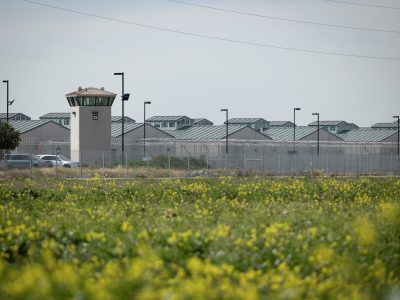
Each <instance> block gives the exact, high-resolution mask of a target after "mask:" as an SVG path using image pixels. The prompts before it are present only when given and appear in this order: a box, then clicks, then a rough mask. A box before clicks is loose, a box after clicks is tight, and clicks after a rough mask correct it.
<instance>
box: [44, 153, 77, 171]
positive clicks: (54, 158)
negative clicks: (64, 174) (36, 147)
mask: <svg viewBox="0 0 400 300" xmlns="http://www.w3.org/2000/svg"><path fill="white" fill-rule="evenodd" d="M38 157H39V158H41V159H43V160H44V161H46V162H50V163H52V166H54V167H55V166H56V164H57V167H64V168H79V167H80V166H81V164H80V163H79V162H77V161H72V160H69V159H68V158H67V157H65V156H63V155H54V154H40V155H38Z"/></svg>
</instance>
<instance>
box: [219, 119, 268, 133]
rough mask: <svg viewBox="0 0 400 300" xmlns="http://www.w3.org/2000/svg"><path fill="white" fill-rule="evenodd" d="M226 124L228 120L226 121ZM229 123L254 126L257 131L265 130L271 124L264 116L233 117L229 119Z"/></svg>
mask: <svg viewBox="0 0 400 300" xmlns="http://www.w3.org/2000/svg"><path fill="white" fill-rule="evenodd" d="M224 124H226V122H224ZM228 124H229V125H245V126H248V127H251V128H253V129H254V130H255V131H258V132H264V131H265V130H267V129H268V128H269V127H270V125H269V122H268V121H266V120H264V119H263V118H232V119H229V120H228Z"/></svg>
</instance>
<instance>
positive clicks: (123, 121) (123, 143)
mask: <svg viewBox="0 0 400 300" xmlns="http://www.w3.org/2000/svg"><path fill="white" fill-rule="evenodd" d="M114 75H116V76H122V94H121V101H122V129H121V130H122V147H121V150H122V157H124V150H125V141H124V127H125V111H124V101H126V100H128V99H129V95H128V99H126V100H125V94H124V84H125V82H124V81H125V78H124V72H118V73H114Z"/></svg>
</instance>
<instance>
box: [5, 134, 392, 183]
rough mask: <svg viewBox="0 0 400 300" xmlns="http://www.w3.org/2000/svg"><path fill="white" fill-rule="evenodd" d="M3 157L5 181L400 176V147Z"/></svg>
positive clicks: (153, 146) (248, 147)
mask: <svg viewBox="0 0 400 300" xmlns="http://www.w3.org/2000/svg"><path fill="white" fill-rule="evenodd" d="M1 153H2V155H1V161H0V168H1V170H2V171H1V172H0V176H2V177H12V176H26V177H59V178H60V177H92V176H101V177H121V178H125V177H168V176H170V177H172V176H174V177H175V176H219V175H233V176H234V175H237V176H245V175H252V174H258V175H271V176H274V175H278V176H287V175H305V174H310V175H311V174H314V175H315V174H328V175H400V159H399V156H398V155H397V144H396V143H346V142H340V143H338V142H321V143H320V144H319V147H318V145H317V144H316V143H315V142H299V141H297V142H277V141H237V140H230V141H229V143H228V153H227V152H226V144H225V142H224V141H180V140H172V139H171V140H146V143H145V144H144V143H143V141H142V140H128V141H126V143H125V149H124V151H122V150H121V145H120V144H118V143H117V142H116V141H114V142H113V144H112V150H110V151H71V150H70V145H69V143H68V142H49V143H36V144H32V145H29V144H23V145H21V146H20V147H19V148H18V149H17V150H15V151H11V152H10V151H2V152H1ZM4 153H12V154H24V155H27V156H26V157H32V155H40V154H42V158H43V159H45V160H46V161H45V163H47V165H46V164H45V165H37V164H36V163H32V160H33V159H32V158H26V157H25V159H26V160H30V162H25V163H18V162H16V161H14V160H15V159H13V158H15V157H12V156H9V157H7V155H4ZM56 155H61V156H62V157H63V161H59V158H58V157H56ZM44 156H46V157H44ZM48 156H52V157H51V159H52V161H51V163H50V164H49V160H50V157H48ZM17 158H20V159H21V158H22V157H17Z"/></svg>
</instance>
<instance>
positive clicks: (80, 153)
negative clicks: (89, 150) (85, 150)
mask: <svg viewBox="0 0 400 300" xmlns="http://www.w3.org/2000/svg"><path fill="white" fill-rule="evenodd" d="M79 162H80V164H79V166H80V176H81V177H80V178H82V165H83V161H82V151H81V150H79Z"/></svg>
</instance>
